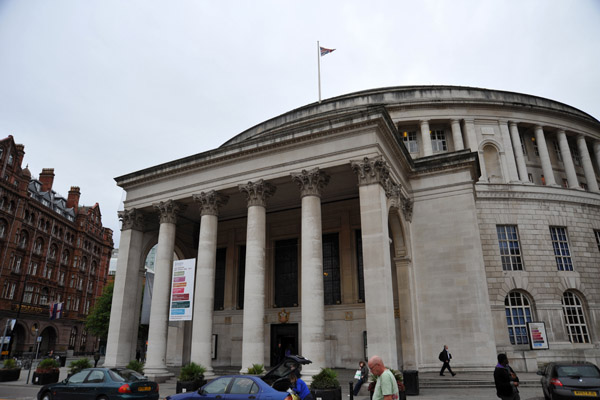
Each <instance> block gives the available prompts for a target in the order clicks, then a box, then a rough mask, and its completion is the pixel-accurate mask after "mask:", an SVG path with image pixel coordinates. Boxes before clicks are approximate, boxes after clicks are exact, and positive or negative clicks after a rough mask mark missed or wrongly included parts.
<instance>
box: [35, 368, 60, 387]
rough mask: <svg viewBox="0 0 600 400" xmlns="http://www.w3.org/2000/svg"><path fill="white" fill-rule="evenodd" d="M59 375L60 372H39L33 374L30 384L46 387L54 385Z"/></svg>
mask: <svg viewBox="0 0 600 400" xmlns="http://www.w3.org/2000/svg"><path fill="white" fill-rule="evenodd" d="M59 374H60V371H56V372H41V373H38V372H34V373H33V379H32V380H31V383H33V384H34V385H46V384H48V383H55V382H58V376H59Z"/></svg>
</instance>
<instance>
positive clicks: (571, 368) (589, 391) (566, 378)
mask: <svg viewBox="0 0 600 400" xmlns="http://www.w3.org/2000/svg"><path fill="white" fill-rule="evenodd" d="M538 375H541V376H542V380H541V383H542V390H543V392H544V397H545V398H546V399H547V400H549V399H552V400H561V399H580V400H582V399H598V397H599V396H600V369H598V367H597V366H595V365H594V364H592V363H586V362H582V363H569V362H565V363H562V362H556V363H549V364H548V365H546V367H545V368H544V369H542V370H540V371H538Z"/></svg>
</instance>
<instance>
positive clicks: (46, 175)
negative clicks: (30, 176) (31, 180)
mask: <svg viewBox="0 0 600 400" xmlns="http://www.w3.org/2000/svg"><path fill="white" fill-rule="evenodd" d="M40 182H42V192H49V191H50V190H52V183H53V182H54V168H43V169H42V173H41V174H40Z"/></svg>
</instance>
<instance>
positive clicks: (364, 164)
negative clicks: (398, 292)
mask: <svg viewBox="0 0 600 400" xmlns="http://www.w3.org/2000/svg"><path fill="white" fill-rule="evenodd" d="M350 163H351V166H352V170H353V171H354V172H355V173H356V174H357V176H358V185H359V188H358V192H359V198H360V223H361V231H362V247H363V270H364V279H365V311H366V322H367V345H368V348H369V354H368V356H369V357H370V356H373V355H378V356H381V357H382V358H383V360H384V361H385V364H386V366H388V367H390V368H394V369H397V368H398V352H397V349H396V327H395V321H394V295H393V284H392V265H391V264H392V261H391V254H390V242H389V240H390V235H389V230H388V209H387V198H386V190H385V189H384V187H388V186H389V184H390V177H389V167H388V165H387V163H386V162H385V161H383V158H382V157H381V156H378V157H374V158H367V157H365V158H364V159H363V160H360V161H358V160H356V161H351V162H350Z"/></svg>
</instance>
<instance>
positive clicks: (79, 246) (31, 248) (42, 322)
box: [0, 136, 113, 355]
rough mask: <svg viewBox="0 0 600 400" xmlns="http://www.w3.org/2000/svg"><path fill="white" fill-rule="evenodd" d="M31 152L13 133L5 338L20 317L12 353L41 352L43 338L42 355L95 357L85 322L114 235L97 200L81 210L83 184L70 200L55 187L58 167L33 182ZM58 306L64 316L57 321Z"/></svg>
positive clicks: (4, 221) (4, 250)
mask: <svg viewBox="0 0 600 400" xmlns="http://www.w3.org/2000/svg"><path fill="white" fill-rule="evenodd" d="M24 155H25V151H24V146H23V145H22V144H16V143H15V141H14V139H13V137H12V136H9V137H7V138H5V139H2V140H0V168H1V175H0V177H2V179H0V335H1V334H2V332H4V329H5V326H6V322H7V321H8V320H10V319H16V320H17V322H16V325H15V327H14V329H13V331H12V334H11V335H10V336H11V341H10V351H11V354H12V355H14V354H17V355H18V354H21V353H24V352H30V351H35V347H36V337H37V336H41V337H42V341H41V343H40V353H41V354H44V353H46V352H48V351H50V350H54V351H56V352H67V351H69V353H71V352H73V353H83V352H92V351H94V350H96V349H97V347H98V340H97V339H96V338H95V337H94V336H92V335H91V334H88V333H87V332H86V329H85V324H84V322H85V318H86V316H87V315H88V313H89V310H91V309H92V307H93V306H94V303H95V300H96V298H97V297H98V296H100V294H101V293H102V289H103V288H104V285H105V284H106V278H107V274H108V266H109V261H110V257H111V251H112V249H113V239H112V230H111V229H108V228H105V227H103V226H102V215H101V213H100V206H99V205H98V203H96V204H95V205H93V206H91V207H85V206H81V205H79V198H80V191H79V187H76V186H73V187H71V189H70V190H69V193H68V196H67V198H64V197H62V196H61V195H59V194H58V193H57V192H55V191H54V190H53V188H52V184H53V181H54V169H51V168H44V169H43V170H42V172H41V173H40V175H39V179H35V178H32V176H31V172H29V169H28V168H27V167H25V168H23V167H22V162H23V157H24ZM55 302H56V303H58V302H62V303H63V312H62V317H61V318H59V319H53V320H50V318H49V306H50V304H52V303H55ZM6 347H7V346H6V344H5V345H4V350H6Z"/></svg>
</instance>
